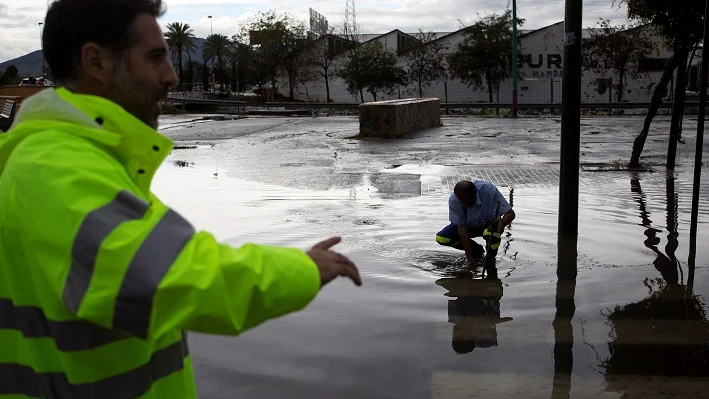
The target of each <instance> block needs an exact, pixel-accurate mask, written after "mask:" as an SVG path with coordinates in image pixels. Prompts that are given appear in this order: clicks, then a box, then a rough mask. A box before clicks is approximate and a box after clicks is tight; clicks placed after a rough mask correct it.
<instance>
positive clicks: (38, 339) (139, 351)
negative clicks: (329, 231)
mask: <svg viewBox="0 0 709 399" xmlns="http://www.w3.org/2000/svg"><path fill="white" fill-rule="evenodd" d="M172 148H173V143H172V141H170V140H169V139H168V138H166V137H164V136H162V135H161V134H159V133H158V132H156V131H155V130H154V129H152V128H151V127H149V126H147V125H146V124H144V123H143V122H141V121H140V120H138V119H137V118H135V117H133V116H132V115H130V114H129V113H128V112H126V111H125V110H124V109H123V108H122V107H120V106H118V105H116V104H114V103H112V102H110V101H108V100H106V99H104V98H100V97H96V96H89V95H80V94H76V93H72V92H70V91H68V90H67V89H64V88H58V89H45V90H43V91H41V92H39V93H37V94H35V95H34V96H33V97H30V98H29V99H27V100H25V101H24V102H23V103H22V106H21V109H20V111H19V113H18V115H17V118H16V120H15V123H14V125H13V127H12V128H11V129H10V130H9V131H8V132H7V133H6V134H0V397H5V395H7V396H8V397H12V398H27V397H32V398H37V397H44V398H61V399H63V398H67V399H68V398H71V399H82V398H97V399H98V398H101V399H112V398H115V399H123V398H193V397H196V390H195V384H194V377H193V374H192V366H191V362H190V357H189V354H188V350H187V342H186V336H185V332H186V331H196V332H204V333H214V334H232V335H237V334H239V333H241V332H243V331H244V330H247V329H249V328H251V327H254V326H256V325H258V324H259V323H262V322H264V321H266V320H268V319H271V318H275V317H279V316H282V315H284V314H287V313H290V312H294V311H297V310H300V309H302V308H304V307H305V306H306V305H307V304H308V303H310V301H311V300H312V299H313V298H314V297H315V296H316V295H317V293H318V291H319V289H320V274H319V272H318V269H317V266H316V265H315V263H314V262H313V261H312V259H311V258H310V257H309V256H308V255H307V254H306V253H305V252H303V251H302V250H300V249H296V248H285V247H274V246H265V245H256V244H251V243H248V244H244V245H243V246H241V247H232V246H229V245H226V244H223V243H220V242H218V241H217V240H216V239H215V237H214V236H213V235H211V234H210V233H208V232H204V231H199V232H197V231H195V229H194V228H193V227H192V225H190V223H189V222H188V221H187V220H185V219H184V218H183V217H182V216H180V215H179V214H178V213H176V212H175V211H174V210H172V209H170V208H169V207H167V206H166V205H165V204H163V203H162V202H161V201H160V200H159V199H158V198H156V197H155V195H153V194H152V193H151V192H150V183H151V180H152V178H153V176H154V174H155V172H156V170H157V168H158V167H159V165H160V164H161V163H162V162H163V160H164V159H165V157H166V156H167V155H168V154H169V153H170V151H171V150H172Z"/></svg>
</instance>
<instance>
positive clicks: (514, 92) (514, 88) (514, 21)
mask: <svg viewBox="0 0 709 399" xmlns="http://www.w3.org/2000/svg"><path fill="white" fill-rule="evenodd" d="M517 75H518V72H517V0H512V117H513V118H516V117H517V83H518V82H517V80H518V79H519V78H518V76H517Z"/></svg>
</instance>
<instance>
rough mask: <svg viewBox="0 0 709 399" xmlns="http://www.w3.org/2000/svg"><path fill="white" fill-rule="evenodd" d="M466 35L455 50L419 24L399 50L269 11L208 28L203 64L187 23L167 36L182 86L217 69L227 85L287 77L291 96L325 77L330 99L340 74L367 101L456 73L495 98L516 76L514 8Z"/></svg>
mask: <svg viewBox="0 0 709 399" xmlns="http://www.w3.org/2000/svg"><path fill="white" fill-rule="evenodd" d="M518 22H520V25H521V20H518ZM463 34H464V40H463V42H462V43H461V44H460V45H459V46H458V47H457V48H456V49H455V51H454V52H452V53H450V52H449V50H450V49H449V47H448V46H447V45H446V44H445V42H444V41H441V40H438V39H439V38H438V37H437V35H436V34H435V33H433V32H430V31H424V30H422V29H419V32H418V33H416V34H414V35H412V40H411V41H410V44H409V45H407V46H405V47H403V48H399V49H398V52H396V51H394V50H392V49H390V48H388V47H386V46H385V45H384V44H383V43H382V42H380V41H378V40H376V39H375V40H370V41H367V42H363V41H362V39H361V37H362V36H361V35H360V32H359V27H357V26H350V25H348V24H343V25H342V27H340V28H330V29H329V31H328V32H327V34H325V35H323V36H321V37H313V36H312V35H310V34H309V32H308V30H307V28H306V27H305V24H304V23H303V22H301V21H298V20H296V19H295V18H293V17H292V16H291V15H289V14H287V13H286V14H278V13H276V11H275V10H269V11H267V12H259V13H258V14H257V15H256V16H254V17H252V18H251V19H250V20H248V21H246V22H245V23H244V24H242V26H241V27H240V30H239V32H238V33H237V34H234V35H233V36H231V37H227V36H225V35H222V34H211V35H209V36H208V37H207V38H206V41H205V43H204V45H203V47H202V54H201V55H202V62H201V63H199V62H195V61H193V60H191V55H190V53H193V52H194V51H195V50H196V38H195V36H194V33H193V30H192V29H191V27H190V26H189V24H184V23H180V22H173V23H170V24H169V25H167V30H166V33H165V38H166V41H167V43H168V45H169V47H170V50H171V52H172V56H173V62H174V64H175V66H176V69H177V70H178V74H179V76H180V81H181V82H182V83H183V84H182V87H181V88H180V89H185V88H186V87H189V86H191V85H192V84H194V83H196V82H200V81H201V83H202V85H203V86H205V87H206V86H208V85H209V80H210V78H211V76H212V75H214V77H215V78H216V80H217V81H218V82H219V88H220V90H222V91H232V92H239V91H245V90H249V89H248V88H250V87H254V86H256V87H258V88H259V91H262V92H265V91H268V90H270V93H272V95H273V94H275V93H276V92H277V88H278V86H279V83H281V82H279V78H280V77H281V76H282V77H283V78H284V79H285V80H284V82H282V83H284V84H285V83H287V87H288V93H287V96H288V98H290V99H291V100H292V99H293V98H294V96H295V93H296V92H297V90H298V88H299V87H301V86H302V85H304V84H306V83H307V82H311V81H317V80H320V81H323V83H324V84H325V88H326V96H327V99H328V101H331V97H330V80H331V79H332V78H333V77H339V78H341V79H342V80H343V81H344V82H345V84H346V86H347V90H348V91H349V92H350V93H351V94H352V95H355V96H358V97H359V99H360V100H361V101H364V93H365V92H367V93H369V94H370V95H371V96H372V97H373V98H374V99H375V100H376V99H377V98H378V97H380V96H381V95H382V94H388V95H392V94H394V92H395V91H396V90H397V88H399V89H400V88H401V87H409V86H411V87H413V89H412V91H411V92H410V93H407V94H410V95H417V96H419V97H423V96H424V95H425V92H426V90H427V88H428V87H430V86H431V85H432V84H433V83H434V82H436V81H439V80H443V79H456V78H457V79H460V80H462V81H463V82H465V83H467V84H468V85H469V86H470V87H474V88H487V89H488V92H489V93H490V101H491V102H492V93H493V92H494V91H496V90H498V89H499V87H500V84H501V83H502V82H503V81H504V80H506V79H508V78H509V77H510V76H511V58H512V50H511V48H510V43H511V40H512V13H511V11H509V10H508V11H507V12H505V13H503V14H501V15H497V14H493V15H489V16H487V17H485V18H483V19H481V20H480V21H478V22H477V23H475V24H473V25H471V26H469V27H467V28H464V33H463ZM336 42H337V43H336ZM185 54H187V57H185ZM400 57H401V60H400ZM185 58H187V60H186V61H187V62H186V64H187V65H186V66H185V65H183V64H184V61H185ZM286 81H287V82H286Z"/></svg>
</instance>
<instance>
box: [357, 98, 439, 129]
mask: <svg viewBox="0 0 709 399" xmlns="http://www.w3.org/2000/svg"><path fill="white" fill-rule="evenodd" d="M438 126H441V101H440V100H439V99H438V98H407V99H401V100H389V101H376V102H370V103H363V104H360V106H359V134H360V135H361V136H364V137H384V138H397V137H403V136H406V135H407V134H410V133H413V132H415V131H417V130H421V129H426V128H429V127H438Z"/></svg>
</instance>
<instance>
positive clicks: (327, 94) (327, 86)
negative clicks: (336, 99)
mask: <svg viewBox="0 0 709 399" xmlns="http://www.w3.org/2000/svg"><path fill="white" fill-rule="evenodd" d="M325 102H326V103H329V102H330V82H329V79H328V76H327V69H326V70H325Z"/></svg>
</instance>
